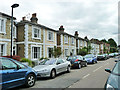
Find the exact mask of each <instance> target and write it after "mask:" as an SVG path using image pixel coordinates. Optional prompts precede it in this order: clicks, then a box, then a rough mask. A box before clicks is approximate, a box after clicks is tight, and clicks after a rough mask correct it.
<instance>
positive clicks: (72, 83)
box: [15, 58, 115, 90]
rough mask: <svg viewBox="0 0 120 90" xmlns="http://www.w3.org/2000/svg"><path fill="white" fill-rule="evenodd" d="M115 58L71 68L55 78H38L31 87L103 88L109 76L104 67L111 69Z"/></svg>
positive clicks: (21, 89)
mask: <svg viewBox="0 0 120 90" xmlns="http://www.w3.org/2000/svg"><path fill="white" fill-rule="evenodd" d="M114 60H115V58H110V59H108V60H103V61H98V63H97V64H89V65H88V66H87V67H83V68H81V69H72V70H71V72H70V73H62V74H60V75H57V77H56V78H55V79H49V78H43V79H38V80H37V81H36V84H35V85H34V86H33V87H31V89H33V88H62V89H67V88H104V84H105V82H106V80H107V78H108V76H109V73H107V72H105V68H110V69H112V68H113V66H114V65H115V62H114ZM15 89H17V90H18V89H19V90H27V89H28V90H29V89H30V88H25V87H19V88H15Z"/></svg>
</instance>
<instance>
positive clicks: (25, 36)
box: [16, 13, 57, 61]
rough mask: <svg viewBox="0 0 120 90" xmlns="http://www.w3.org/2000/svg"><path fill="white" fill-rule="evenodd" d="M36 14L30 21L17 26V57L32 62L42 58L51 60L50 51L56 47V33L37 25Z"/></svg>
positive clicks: (24, 21) (23, 21)
mask: <svg viewBox="0 0 120 90" xmlns="http://www.w3.org/2000/svg"><path fill="white" fill-rule="evenodd" d="M37 21H38V19H37V17H36V13H34V14H32V17H31V21H27V20H25V17H23V20H22V21H21V22H19V23H18V24H17V43H16V44H17V49H18V50H17V55H19V56H20V57H25V58H29V59H31V60H33V61H35V60H38V59H40V58H42V57H48V58H52V57H53V56H52V54H51V51H52V49H53V48H54V46H57V41H56V38H57V32H56V31H55V30H53V29H51V28H48V27H46V26H43V25H41V24H38V23H37Z"/></svg>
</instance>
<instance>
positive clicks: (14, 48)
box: [13, 46, 16, 55]
mask: <svg viewBox="0 0 120 90" xmlns="http://www.w3.org/2000/svg"><path fill="white" fill-rule="evenodd" d="M13 55H16V47H15V46H14V47H13Z"/></svg>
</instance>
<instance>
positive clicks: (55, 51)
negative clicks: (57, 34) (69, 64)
mask: <svg viewBox="0 0 120 90" xmlns="http://www.w3.org/2000/svg"><path fill="white" fill-rule="evenodd" d="M61 54H62V52H61V48H60V47H56V46H54V49H53V51H52V55H53V56H54V57H55V58H57V57H59V56H60V55H61Z"/></svg>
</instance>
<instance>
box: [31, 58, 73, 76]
mask: <svg viewBox="0 0 120 90" xmlns="http://www.w3.org/2000/svg"><path fill="white" fill-rule="evenodd" d="M70 68H71V64H70V62H69V61H67V60H65V59H59V58H55V59H50V60H43V61H42V62H40V65H38V66H35V67H34V68H33V69H34V70H35V71H37V73H38V74H37V77H51V78H55V76H56V74H59V73H61V72H65V71H67V72H70Z"/></svg>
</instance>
